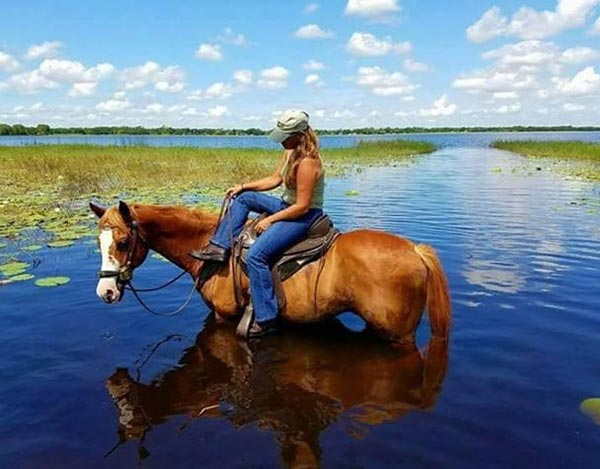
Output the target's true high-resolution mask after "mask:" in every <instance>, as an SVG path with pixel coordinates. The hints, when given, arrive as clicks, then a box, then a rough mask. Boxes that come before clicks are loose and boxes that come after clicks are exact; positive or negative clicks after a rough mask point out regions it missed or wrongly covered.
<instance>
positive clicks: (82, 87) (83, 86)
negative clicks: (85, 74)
mask: <svg viewBox="0 0 600 469" xmlns="http://www.w3.org/2000/svg"><path fill="white" fill-rule="evenodd" d="M97 88H98V82H88V83H85V82H83V83H73V87H72V88H71V89H70V90H69V92H68V93H67V96H70V97H71V98H79V97H82V96H93V95H94V94H95V93H96V89H97Z"/></svg>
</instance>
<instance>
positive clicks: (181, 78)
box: [118, 61, 186, 93]
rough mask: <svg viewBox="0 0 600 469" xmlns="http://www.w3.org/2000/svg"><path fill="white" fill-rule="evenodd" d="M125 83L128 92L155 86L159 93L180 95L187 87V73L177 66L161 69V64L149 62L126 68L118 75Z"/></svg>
mask: <svg viewBox="0 0 600 469" xmlns="http://www.w3.org/2000/svg"><path fill="white" fill-rule="evenodd" d="M118 78H119V80H120V81H122V82H124V87H125V89H126V90H135V89H139V88H143V87H145V86H148V85H153V86H154V89H155V90H157V91H164V92H170V93H179V92H181V91H182V90H183V89H184V88H185V86H186V83H185V73H184V72H183V69H182V68H181V67H179V66H177V65H170V66H168V67H164V68H163V67H161V66H160V64H158V63H156V62H153V61H148V62H146V63H145V64H143V65H140V66H137V67H130V68H126V69H125V70H123V71H121V72H120V73H119V74H118Z"/></svg>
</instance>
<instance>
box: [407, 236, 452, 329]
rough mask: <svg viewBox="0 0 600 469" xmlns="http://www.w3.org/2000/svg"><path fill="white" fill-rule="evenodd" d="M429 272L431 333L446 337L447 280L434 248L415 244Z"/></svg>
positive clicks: (448, 298)
mask: <svg viewBox="0 0 600 469" xmlns="http://www.w3.org/2000/svg"><path fill="white" fill-rule="evenodd" d="M415 252H416V253H417V254H418V255H419V257H420V258H421V260H422V261H423V263H424V264H425V266H426V267H427V272H428V274H429V276H428V280H427V304H426V307H427V312H428V313H429V324H430V325H431V333H432V334H433V336H435V337H437V338H440V339H447V338H448V332H449V331H450V322H451V321H452V312H451V308H450V294H449V293H448V280H447V279H446V274H444V269H443V268H442V264H441V263H440V259H439V258H438V256H437V254H436V253H435V250H434V249H433V248H432V247H431V246H428V245H426V244H419V245H416V246H415Z"/></svg>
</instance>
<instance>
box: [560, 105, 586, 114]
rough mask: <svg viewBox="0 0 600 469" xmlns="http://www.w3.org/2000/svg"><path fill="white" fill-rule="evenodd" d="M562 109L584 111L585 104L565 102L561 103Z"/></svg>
mask: <svg viewBox="0 0 600 469" xmlns="http://www.w3.org/2000/svg"><path fill="white" fill-rule="evenodd" d="M563 109H564V110H565V111H567V112H578V111H584V110H585V106H584V105H582V104H574V103H565V104H563Z"/></svg>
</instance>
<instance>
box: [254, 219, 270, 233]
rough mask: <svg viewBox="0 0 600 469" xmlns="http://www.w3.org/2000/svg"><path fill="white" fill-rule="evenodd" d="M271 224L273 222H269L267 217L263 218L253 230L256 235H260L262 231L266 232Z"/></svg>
mask: <svg viewBox="0 0 600 469" xmlns="http://www.w3.org/2000/svg"><path fill="white" fill-rule="evenodd" d="M272 224H273V222H272V221H271V220H269V217H266V218H263V219H262V220H260V221H259V222H258V223H257V224H256V226H255V227H254V229H255V230H256V232H257V233H258V234H261V233H262V232H263V231H266V230H268V229H269V227H270V226H271V225H272Z"/></svg>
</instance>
